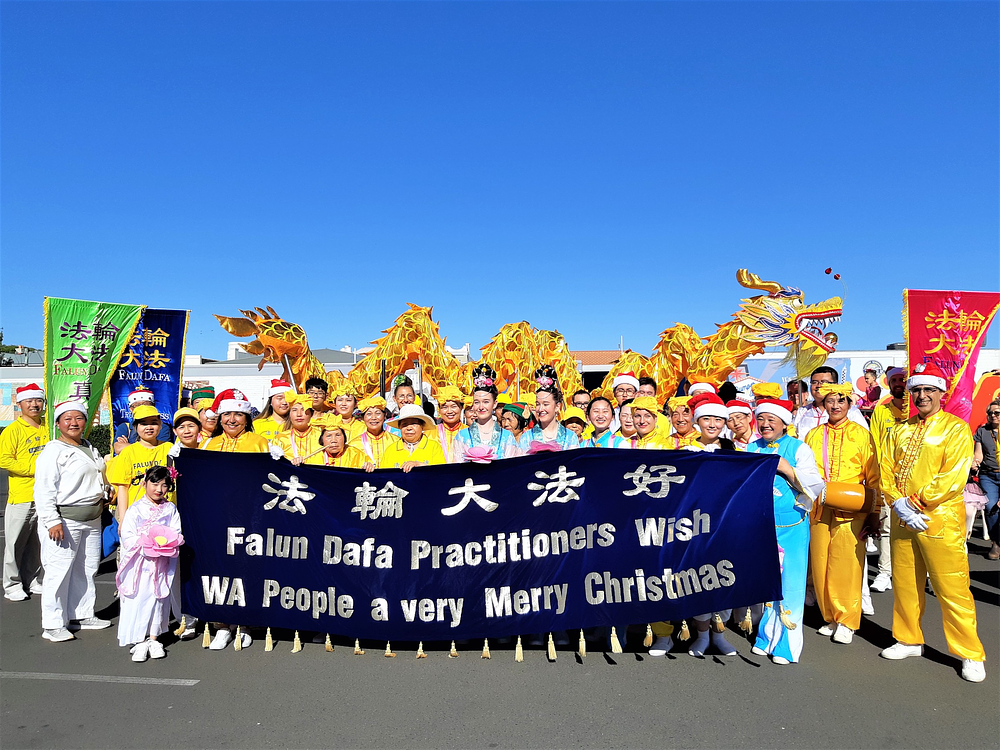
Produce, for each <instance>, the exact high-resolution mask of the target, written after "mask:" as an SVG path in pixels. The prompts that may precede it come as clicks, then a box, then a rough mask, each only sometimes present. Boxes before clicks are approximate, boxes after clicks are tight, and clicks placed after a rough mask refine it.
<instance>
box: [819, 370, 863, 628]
mask: <svg viewBox="0 0 1000 750" xmlns="http://www.w3.org/2000/svg"><path fill="white" fill-rule="evenodd" d="M819 395H820V398H821V401H822V403H821V405H822V407H823V410H824V411H825V412H826V414H827V415H828V417H829V419H828V421H827V422H826V423H825V424H821V425H819V426H818V427H814V428H813V429H811V430H810V431H809V433H808V434H807V435H806V437H805V444H806V445H808V446H809V447H810V448H811V449H812V451H813V454H814V455H815V456H816V464H817V465H818V466H819V469H820V472H821V473H822V476H823V480H824V481H826V482H843V483H846V484H859V485H864V486H865V488H868V489H872V490H875V491H877V490H878V486H879V470H878V460H877V458H876V456H875V441H874V439H873V438H872V434H871V433H870V432H868V430H866V429H865V428H864V427H862V426H861V425H859V424H857V423H856V422H852V421H851V420H850V418H849V414H850V410H851V399H852V397H853V395H854V391H853V388H852V387H851V384H850V383H842V384H840V385H836V384H833V383H827V384H824V385H823V386H821V387H820V389H819ZM818 510H819V512H818V514H816V515H815V516H814V521H813V526H812V529H811V534H812V535H811V537H810V540H809V562H810V564H811V565H812V582H813V588H814V590H815V593H816V603H817V604H818V605H819V610H820V612H821V613H822V615H823V620H824V622H825V623H826V624H825V625H824V626H823V627H821V628H820V629H819V631H818V632H819V634H820V635H832V636H833V640H834V641H835V642H837V643H844V644H847V643H850V642H851V641H852V640H853V638H854V632H855V631H856V630H857V629H858V628H859V627H860V626H861V584H862V576H863V575H864V562H865V543H864V540H863V539H862V531H863V529H864V528H865V527H866V526H867V527H868V528H869V529H873V528H876V527H877V526H878V512H879V509H878V508H875V509H874V510H873V511H872V513H870V514H869V513H866V512H861V513H851V512H848V511H841V510H836V509H834V508H832V507H820V508H819V509H818Z"/></svg>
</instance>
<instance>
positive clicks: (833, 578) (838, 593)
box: [809, 508, 865, 630]
mask: <svg viewBox="0 0 1000 750" xmlns="http://www.w3.org/2000/svg"><path fill="white" fill-rule="evenodd" d="M864 524H865V514H864V513H844V512H838V511H835V510H834V509H833V508H823V510H822V513H820V514H819V518H818V519H817V520H816V521H815V522H814V523H813V526H812V536H811V537H810V539H809V562H810V563H811V566H812V583H813V590H814V591H815V593H816V603H817V604H818V605H819V611H820V612H821V613H822V615H823V620H824V621H825V622H835V623H839V624H842V625H844V626H845V627H848V628H850V629H851V630H857V629H858V628H859V627H861V577H862V575H863V572H862V571H863V568H864V561H865V545H864V542H862V541H861V529H862V527H863V526H864Z"/></svg>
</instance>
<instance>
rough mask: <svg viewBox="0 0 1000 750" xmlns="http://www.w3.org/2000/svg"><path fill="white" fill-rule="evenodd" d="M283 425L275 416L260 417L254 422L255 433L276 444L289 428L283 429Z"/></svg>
mask: <svg viewBox="0 0 1000 750" xmlns="http://www.w3.org/2000/svg"><path fill="white" fill-rule="evenodd" d="M282 424H283V422H279V421H278V420H276V419H275V418H274V417H273V416H271V417H260V418H258V419H255V420H254V421H253V431H254V433H256V434H257V435H260V436H261V437H262V438H264V439H265V440H269V441H271V442H274V441H275V440H276V439H277V437H278V435H280V434H282V433H283V432H287V428H285V427H283V426H282Z"/></svg>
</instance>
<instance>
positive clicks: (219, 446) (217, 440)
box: [201, 432, 268, 453]
mask: <svg viewBox="0 0 1000 750" xmlns="http://www.w3.org/2000/svg"><path fill="white" fill-rule="evenodd" d="M201 447H202V448H204V449H205V450H207V451H220V452H222V453H267V452H268V445H267V438H264V437H261V436H260V435H258V434H257V433H255V432H241V433H240V435H239V437H237V438H235V439H233V438H231V437H229V436H228V435H226V433H222V434H221V435H218V436H216V437H214V438H212V439H211V440H209V441H208V442H207V443H205V444H204V445H203V446H201Z"/></svg>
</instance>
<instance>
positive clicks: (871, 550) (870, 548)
mask: <svg viewBox="0 0 1000 750" xmlns="http://www.w3.org/2000/svg"><path fill="white" fill-rule="evenodd" d="M876 552H878V547H876V546H875V540H874V539H872V538H871V537H868V539H867V540H866V541H865V553H866V554H869V555H874V554H875V553H876Z"/></svg>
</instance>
